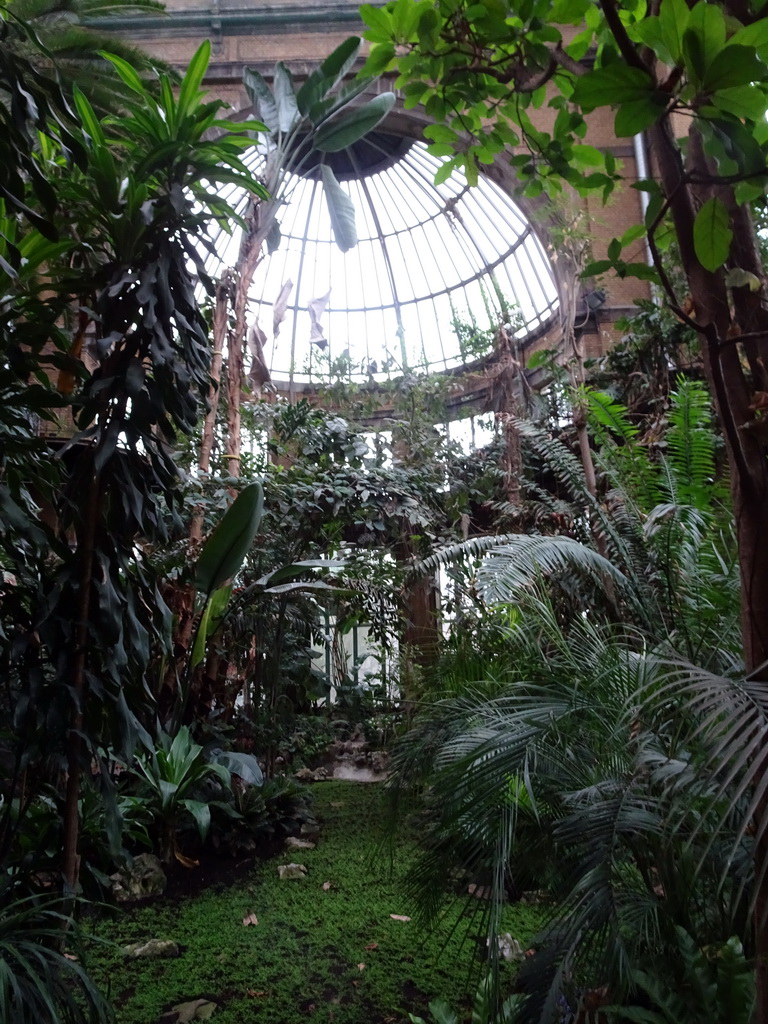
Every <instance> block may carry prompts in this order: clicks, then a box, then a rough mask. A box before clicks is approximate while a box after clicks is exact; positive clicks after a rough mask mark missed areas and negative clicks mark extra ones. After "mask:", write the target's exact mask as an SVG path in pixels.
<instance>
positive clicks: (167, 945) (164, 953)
mask: <svg viewBox="0 0 768 1024" xmlns="http://www.w3.org/2000/svg"><path fill="white" fill-rule="evenodd" d="M123 953H124V954H125V955H126V956H127V957H130V958H131V959H132V960H139V959H143V958H151V957H157V958H160V957H176V956H178V955H179V947H178V946H177V944H176V943H175V942H174V941H173V939H148V940H147V941H146V942H132V943H131V944H130V946H123Z"/></svg>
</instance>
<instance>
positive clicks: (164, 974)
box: [90, 782, 542, 1024]
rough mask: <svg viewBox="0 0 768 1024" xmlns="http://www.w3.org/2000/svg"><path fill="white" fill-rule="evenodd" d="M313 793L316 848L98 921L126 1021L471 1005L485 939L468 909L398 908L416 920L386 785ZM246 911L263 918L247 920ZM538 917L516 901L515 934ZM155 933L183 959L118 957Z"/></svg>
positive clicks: (381, 1014)
mask: <svg viewBox="0 0 768 1024" xmlns="http://www.w3.org/2000/svg"><path fill="white" fill-rule="evenodd" d="M313 793H314V797H315V802H314V813H315V814H316V816H317V817H318V819H319V820H320V823H321V825H320V829H321V830H320V838H319V841H318V844H317V847H316V849H314V850H301V851H287V852H286V853H285V854H282V855H280V856H278V857H277V858H275V859H273V860H270V861H265V862H259V863H257V864H256V866H255V867H254V869H253V871H252V872H251V873H250V874H249V875H248V876H247V877H246V878H244V879H242V880H240V881H239V882H237V883H235V884H233V885H231V886H229V887H227V888H214V889H208V890H206V891H203V892H201V893H200V894H199V895H197V896H195V897H177V898H164V899H162V900H159V901H155V902H152V903H151V904H149V905H146V906H142V907H138V908H131V909H129V910H126V911H125V912H123V913H122V914H121V915H120V916H119V917H118V918H117V919H116V920H110V921H103V922H101V923H100V924H99V925H98V926H97V928H96V934H97V935H98V936H99V937H100V938H102V939H105V940H107V941H106V943H104V944H102V943H97V944H95V947H94V949H93V951H92V954H91V957H92V959H91V963H90V966H91V968H92V969H93V971H94V973H95V975H96V978H97V979H98V981H99V982H100V983H101V984H102V985H104V986H107V985H108V986H109V991H110V995H111V998H112V999H113V1001H114V1004H115V1008H116V1013H117V1022H118V1024H156V1022H158V1021H160V1020H161V1018H162V1017H163V1015H164V1014H165V1013H167V1012H168V1011H169V1010H170V1009H171V1007H173V1006H174V1005H176V1004H178V1003H182V1002H187V1001H190V1000H194V999H198V998H206V999H209V1000H211V1001H213V1002H215V1003H216V1004H217V1008H216V1010H215V1012H214V1015H213V1018H212V1019H213V1021H214V1022H217V1024H257V1022H259V1024H297V1022H299V1021H301V1022H303V1024H304V1022H307V1021H309V1020H311V1021H316V1022H329V1024H330V1022H334V1024H361V1022H366V1024H401V1022H407V1020H408V1012H409V1011H410V1012H413V1013H422V1014H426V1008H427V1004H428V1003H429V1001H430V1000H431V999H434V998H435V997H436V996H441V997H443V998H446V999H448V1000H449V1001H450V1002H454V1003H456V1004H459V1003H461V1004H462V1005H466V998H467V989H468V987H471V986H472V985H473V984H474V983H475V980H476V978H475V979H472V978H471V977H470V974H469V972H470V965H471V962H472V958H473V951H474V950H475V949H476V948H477V946H476V938H475V936H474V934H473V932H472V928H471V918H470V917H466V916H465V909H464V907H463V905H462V904H460V903H458V902H455V903H451V904H448V903H446V909H445V913H444V915H443V918H442V923H441V927H440V928H439V929H438V930H437V931H435V932H432V933H425V932H423V931H421V930H419V929H418V928H417V926H416V924H415V923H414V921H397V920H395V919H393V918H392V917H391V915H392V914H399V915H403V916H406V917H412V916H414V908H413V906H409V905H408V904H407V903H406V902H405V901H404V897H403V895H402V885H401V880H402V878H403V877H404V875H405V874H406V873H407V871H408V864H409V860H410V858H411V857H412V855H413V852H414V843H413V839H410V838H408V837H405V838H403V839H402V840H401V841H399V843H398V846H397V849H396V853H395V856H394V858H393V863H392V864H390V858H389V856H388V855H384V854H382V853H381V851H380V848H379V844H380V841H381V835H382V833H381V827H382V820H383V817H384V813H383V809H382V802H383V800H382V797H383V794H382V791H381V787H380V786H379V785H375V784H374V785H363V784H359V783H350V782H327V783H321V784H319V785H317V786H316V787H315V788H314V790H313ZM291 861H294V862H300V863H302V864H305V865H306V867H307V869H308V873H307V876H306V877H305V878H304V879H302V880H299V881H282V880H280V879H279V878H278V873H277V865H278V864H285V863H289V862H291ZM390 866H391V870H390ZM327 883H330V886H328V885H327ZM249 915H253V916H254V917H255V919H256V920H257V921H258V924H249V925H244V924H243V919H244V918H247V917H248V916H249ZM541 919H542V918H541V911H540V910H538V909H537V908H535V907H531V906H528V905H515V906H512V907H510V908H509V909H508V920H507V921H506V922H505V929H507V928H508V929H509V931H510V932H511V933H512V934H513V935H514V936H515V937H516V938H517V939H518V940H519V941H520V942H522V943H524V944H525V943H527V942H529V940H530V939H531V937H532V936H533V934H534V932H535V931H536V929H537V927H538V925H539V924H540V922H541ZM150 938H158V939H172V940H174V941H175V942H177V943H178V945H179V946H180V948H181V955H180V956H179V957H178V958H175V959H162V960H160V959H157V960H141V959H139V960H129V959H127V958H126V957H125V956H124V954H123V953H122V952H121V947H122V946H124V945H127V944H129V943H131V942H139V941H142V940H147V939H150ZM168 1019H173V1018H168Z"/></svg>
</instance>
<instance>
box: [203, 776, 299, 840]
mask: <svg viewBox="0 0 768 1024" xmlns="http://www.w3.org/2000/svg"><path fill="white" fill-rule="evenodd" d="M310 799H311V796H310V794H309V793H308V791H307V790H306V789H305V788H304V787H303V786H301V785H300V784H299V783H298V782H296V781H295V780H293V779H289V778H285V777H280V776H276V777H274V778H271V779H265V780H264V784H263V785H262V786H258V787H257V786H233V789H232V796H231V806H232V811H231V812H229V813H224V814H219V813H218V811H219V808H218V807H217V806H214V808H213V812H214V813H213V824H212V830H211V841H212V843H213V845H214V847H215V848H216V849H217V850H222V849H223V850H226V851H227V852H228V853H229V854H230V856H242V855H243V854H249V853H254V852H257V851H260V852H263V851H264V850H265V849H270V848H271V847H272V844H274V843H275V842H279V841H281V840H283V839H284V838H285V836H288V835H296V834H297V833H298V832H300V830H301V826H302V825H306V824H314V823H315V818H314V817H313V815H312V813H311V811H310V809H309V806H310ZM233 812H234V813H233Z"/></svg>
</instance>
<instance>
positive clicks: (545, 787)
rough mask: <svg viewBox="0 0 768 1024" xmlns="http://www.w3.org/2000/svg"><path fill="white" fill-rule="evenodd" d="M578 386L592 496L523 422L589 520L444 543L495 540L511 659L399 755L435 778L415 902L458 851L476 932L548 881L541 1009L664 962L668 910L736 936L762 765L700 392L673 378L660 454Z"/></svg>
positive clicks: (430, 902) (531, 981)
mask: <svg viewBox="0 0 768 1024" xmlns="http://www.w3.org/2000/svg"><path fill="white" fill-rule="evenodd" d="M587 397H588V405H589V408H590V409H591V420H592V425H593V430H594V432H595V434H596V436H597V439H598V441H599V446H598V449H597V453H596V462H597V465H598V466H599V467H600V468H601V472H602V476H603V480H602V483H603V488H604V496H600V497H599V498H598V497H596V496H595V495H593V494H592V492H591V490H590V488H589V487H587V486H586V483H585V480H584V476H583V472H582V469H581V466H580V464H579V463H578V462H577V460H576V459H575V458H574V457H573V456H572V455H571V453H570V452H569V451H568V450H567V449H566V448H565V446H564V445H563V444H562V443H561V442H558V441H556V440H554V439H552V438H551V437H549V436H548V435H546V434H544V433H543V432H542V431H540V430H538V429H536V428H533V427H530V426H525V425H523V424H521V431H522V434H523V436H524V437H525V438H526V439H527V440H528V441H529V442H530V443H531V444H532V446H533V448H534V449H535V450H536V451H537V452H538V453H539V455H540V456H543V458H544V459H545V463H546V465H547V466H548V467H549V469H550V470H551V471H552V472H553V473H554V474H555V477H556V479H557V481H558V483H559V485H560V487H561V488H562V491H561V493H564V494H567V495H568V496H569V497H570V498H571V499H572V500H573V501H574V506H575V507H574V509H573V513H572V521H573V522H574V524H575V526H576V529H577V533H579V534H580V539H578V540H577V539H575V538H573V537H567V536H536V535H531V536H514V537H506V538H503V543H502V544H499V538H485V539H483V540H482V541H479V540H478V541H470V542H468V543H466V544H464V545H461V546H459V547H457V548H454V549H450V553H449V556H455V555H457V554H459V555H463V556H464V557H469V558H470V560H471V559H472V558H474V557H477V556H479V555H481V554H482V553H483V552H487V553H488V554H487V556H486V557H485V558H484V560H483V561H481V562H480V564H479V565H478V566H477V567H475V568H474V569H473V570H472V577H471V578H472V587H473V589H474V590H475V592H476V593H477V594H478V595H479V596H480V598H481V599H482V600H484V601H485V602H486V603H487V604H489V605H490V606H494V605H495V606H498V608H499V611H500V612H501V613H506V614H505V615H501V616H499V617H498V618H497V619H496V620H495V622H496V625H495V628H496V629H498V630H499V632H500V633H501V634H502V635H503V636H504V637H505V638H506V643H507V647H508V650H507V651H506V653H505V654H504V655H503V656H502V660H501V666H500V668H501V671H500V674H501V677H502V679H501V681H499V680H498V678H497V680H496V681H495V682H494V683H493V684H487V683H484V682H483V681H482V680H479V681H478V684H477V685H473V684H474V680H473V679H468V680H467V682H466V685H465V691H464V693H459V695H457V696H454V697H451V698H450V699H447V700H443V701H438V702H437V703H435V704H434V705H433V706H432V707H431V708H430V709H429V710H428V711H425V712H424V714H423V715H422V717H421V720H420V723H419V724H418V726H417V728H416V729H415V730H414V731H413V732H412V733H411V734H410V735H408V736H406V737H405V738H404V740H403V742H402V745H401V747H400V749H399V752H398V753H397V754H396V756H395V761H394V766H395V771H396V775H397V776H398V778H399V779H400V784H401V785H405V786H407V787H411V786H414V785H416V786H423V785H424V783H425V782H426V783H427V784H428V787H429V788H428V790H427V791H426V796H425V800H426V805H427V808H428V810H429V812H430V814H431V823H430V824H429V825H428V827H427V829H426V833H425V834H426V846H425V854H424V857H423V859H422V861H421V862H420V864H419V866H418V867H417V868H416V870H415V871H414V872H413V874H412V884H413V887H414V891H415V893H416V895H417V896H418V898H419V900H420V903H421V907H422V910H423V913H424V915H425V917H426V918H427V919H429V917H430V915H431V914H433V913H434V912H435V911H436V908H437V904H436V902H435V900H436V896H435V893H436V892H437V891H439V887H440V879H441V878H442V879H445V878H446V877H450V876H451V870H454V871H455V869H456V867H457V866H458V867H460V868H462V869H463V871H464V872H465V874H464V875H463V876H462V877H464V878H465V879H466V878H467V877H469V878H472V879H474V880H475V881H479V882H481V883H482V884H483V885H487V886H488V887H489V891H490V892H491V900H490V903H489V905H488V907H487V909H486V913H485V923H486V925H487V928H488V934H489V936H493V935H495V934H496V933H497V932H498V931H499V926H500V908H501V905H502V903H503V901H504V899H505V898H507V896H508V895H509V894H510V893H511V894H513V895H514V894H516V893H518V892H519V891H520V889H521V888H530V887H534V888H539V887H542V886H543V887H547V888H550V889H551V890H552V891H553V892H554V894H555V895H556V897H558V899H559V901H560V909H559V910H558V911H557V912H556V913H555V914H554V916H553V921H552V923H551V926H550V927H549V929H548V930H547V932H546V933H545V934H544V935H542V936H541V937H540V938H539V940H538V941H537V942H536V943H534V945H535V947H536V950H537V952H536V954H535V955H534V956H532V957H530V958H528V959H527V960H526V962H525V964H524V966H523V969H522V971H521V975H520V984H521V986H522V987H523V990H524V991H525V992H526V993H527V999H526V1001H525V1003H524V1006H523V1007H522V1009H521V1010H520V1013H521V1015H522V1016H521V1019H522V1020H531V1021H533V1020H536V1021H540V1022H542V1024H543V1022H545V1021H546V1022H549V1021H550V1020H551V1019H552V1016H553V1014H555V1013H556V1012H557V1008H558V1005H559V1001H560V999H561V998H562V996H563V994H564V993H566V996H567V998H568V1001H569V1002H570V1003H571V1005H574V1006H575V1005H577V1003H578V1001H579V998H580V996H579V992H578V991H576V990H577V988H578V989H580V990H581V993H582V997H583V998H586V996H584V993H585V992H586V993H587V994H589V993H590V992H594V991H595V990H598V989H601V988H602V987H603V986H604V985H608V987H609V990H610V992H611V995H612V997H613V998H614V999H619V998H622V997H624V996H626V995H627V994H628V993H629V991H630V990H631V987H632V982H631V975H632V970H633V969H634V968H636V967H638V965H639V964H640V963H642V962H646V963H648V962H653V963H659V964H663V962H664V958H665V956H666V955H667V951H668V950H669V949H670V948H671V947H672V946H673V945H674V943H675V942H676V931H675V929H676V928H677V927H682V928H685V929H686V930H687V931H688V932H690V934H691V935H693V936H694V937H695V941H696V942H697V943H698V944H699V945H707V944H708V943H711V942H715V943H723V942H725V941H726V939H727V938H728V936H729V935H731V934H733V933H734V932H736V933H737V934H740V935H746V933H747V930H748V922H749V911H750V907H749V898H748V891H749V888H750V885H751V881H752V877H753V876H752V869H751V861H750V855H751V852H752V848H753V844H752V840H751V838H750V836H749V834H748V828H747V826H748V823H749V819H750V815H751V813H752V808H753V805H750V800H749V797H748V792H749V786H750V781H751V778H752V772H753V771H754V769H753V768H751V767H750V757H751V749H746V750H745V749H744V742H743V738H744V737H745V736H747V735H749V736H751V735H753V730H757V729H759V725H758V723H759V722H764V720H765V707H764V702H763V701H760V700H759V698H756V694H755V692H754V688H752V687H751V685H750V684H749V683H747V684H745V683H744V682H743V680H742V679H741V677H740V671H741V668H740V661H739V658H738V647H739V637H738V629H737V618H736V610H737V600H738V581H737V579H736V574H735V572H734V571H733V568H732V564H733V560H732V557H729V555H728V551H729V548H732V543H731V544H729V542H728V538H727V534H726V533H724V532H723V531H724V529H725V525H724V523H723V520H724V518H725V517H724V516H723V515H722V514H721V512H720V507H719V505H718V500H717V490H716V487H713V485H712V474H713V472H714V469H715V465H714V458H713V452H714V446H715V439H714V436H713V434H712V431H711V427H710V425H709V423H708V419H707V410H706V401H705V398H706V396H705V395H704V394H703V392H702V390H701V388H700V387H699V386H696V385H692V384H689V383H684V382H681V383H680V385H679V387H678V391H677V392H676V394H675V395H673V396H672V397H671V400H670V412H669V428H668V432H667V439H666V440H667V443H666V447H665V453H666V454H665V455H663V456H662V455H661V454H657V455H653V456H652V455H651V454H649V452H648V450H647V449H646V448H645V447H642V446H640V445H639V444H638V441H637V434H636V429H635V427H634V426H633V425H632V423H631V421H630V420H629V419H628V418H627V416H626V410H624V409H622V408H621V407H620V406H618V405H617V404H616V403H614V402H612V401H611V400H610V399H609V398H608V396H605V395H600V394H597V393H590V394H588V396H587ZM707 481H709V486H708V487H707V486H705V484H706V482H707ZM679 496H684V499H685V502H686V503H685V504H684V503H682V501H681V500H680V498H679ZM599 548H602V551H601V550H599ZM440 561H441V556H440V555H439V554H438V555H436V556H434V557H433V559H432V560H431V561H429V560H428V563H429V565H430V566H432V565H436V564H438V563H439V562H440ZM504 618H506V622H505V621H504ZM718 672H719V673H724V675H720V676H717V675H715V674H714V673H718ZM729 703H730V705H731V709H732V713H731V714H730V715H726V716H725V717H723V711H724V709H725V708H726V707H727V706H728V704H729ZM739 736H741V737H742V741H741V742H740V741H739V739H737V737H739ZM729 783H730V784H731V789H730V791H729V790H728V785H729ZM654 958H657V959H654ZM648 969H649V970H652V968H648Z"/></svg>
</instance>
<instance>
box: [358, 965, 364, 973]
mask: <svg viewBox="0 0 768 1024" xmlns="http://www.w3.org/2000/svg"><path fill="white" fill-rule="evenodd" d="M357 969H358V971H364V970H365V964H358V965H357Z"/></svg>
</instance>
